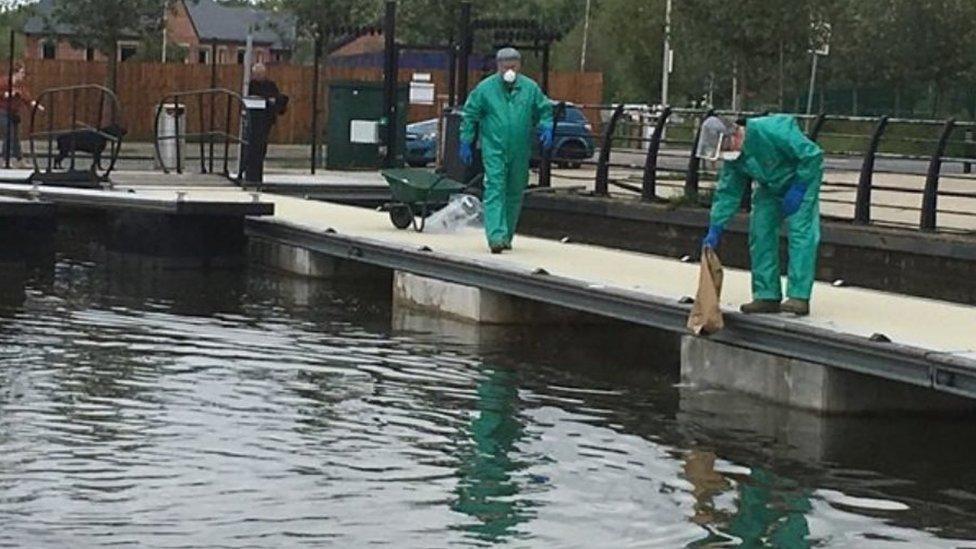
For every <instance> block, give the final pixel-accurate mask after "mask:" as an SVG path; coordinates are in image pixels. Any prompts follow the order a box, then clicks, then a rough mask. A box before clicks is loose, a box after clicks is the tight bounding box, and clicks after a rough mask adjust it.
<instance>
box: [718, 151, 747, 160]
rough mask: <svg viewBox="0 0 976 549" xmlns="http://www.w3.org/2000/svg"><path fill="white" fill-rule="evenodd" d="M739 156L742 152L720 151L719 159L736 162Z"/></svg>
mask: <svg viewBox="0 0 976 549" xmlns="http://www.w3.org/2000/svg"><path fill="white" fill-rule="evenodd" d="M740 154H742V151H722V152H721V153H719V158H721V159H722V160H725V161H727V162H731V161H732V160H737V159H738V158H739V155H740Z"/></svg>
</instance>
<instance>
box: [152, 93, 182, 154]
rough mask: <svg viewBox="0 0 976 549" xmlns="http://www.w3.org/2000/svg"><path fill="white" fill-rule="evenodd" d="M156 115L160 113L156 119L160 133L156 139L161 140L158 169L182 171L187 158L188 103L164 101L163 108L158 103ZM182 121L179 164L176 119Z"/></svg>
mask: <svg viewBox="0 0 976 549" xmlns="http://www.w3.org/2000/svg"><path fill="white" fill-rule="evenodd" d="M154 111H155V112H154V113H153V114H154V115H156V114H157V113H158V116H159V119H158V120H156V124H157V127H158V128H159V130H158V131H159V134H158V135H157V136H156V139H157V140H158V141H159V157H158V158H156V160H155V166H156V169H161V168H166V169H168V170H176V171H182V170H183V166H184V165H185V161H184V160H185V158H186V153H187V151H186V138H185V137H182V136H185V135H186V105H184V104H182V103H164V104H163V108H162V109H159V106H158V105H157V106H156V108H155V109H154ZM177 119H179V121H180V135H181V137H180V140H179V142H180V158H179V166H177V158H176V120H177Z"/></svg>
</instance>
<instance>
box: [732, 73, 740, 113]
mask: <svg viewBox="0 0 976 549" xmlns="http://www.w3.org/2000/svg"><path fill="white" fill-rule="evenodd" d="M732 110H733V111H738V110H739V62H738V61H733V62H732Z"/></svg>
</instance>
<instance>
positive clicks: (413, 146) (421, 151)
mask: <svg viewBox="0 0 976 549" xmlns="http://www.w3.org/2000/svg"><path fill="white" fill-rule="evenodd" d="M438 122H439V121H438V119H436V118H431V119H430V120H423V121H421V122H414V123H413V124H407V144H406V153H405V156H406V160H407V164H409V165H411V166H413V167H415V168H422V167H424V166H427V165H428V164H431V163H433V162H434V161H436V160H437V131H438V128H439V127H440V124H439V123H438Z"/></svg>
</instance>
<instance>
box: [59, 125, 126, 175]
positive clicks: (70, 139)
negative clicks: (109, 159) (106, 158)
mask: <svg viewBox="0 0 976 549" xmlns="http://www.w3.org/2000/svg"><path fill="white" fill-rule="evenodd" d="M125 134H126V131H125V128H123V127H121V126H119V125H118V124H109V125H108V126H105V127H104V128H100V129H99V130H98V131H97V132H96V131H95V130H75V131H73V132H68V133H65V134H62V135H59V136H58V139H57V141H58V156H56V157H55V158H54V166H55V167H57V168H60V167H61V163H62V162H63V161H64V159H65V158H68V157H69V156H70V155H71V151H72V150H73V151H76V152H86V153H88V154H90V155H92V158H93V160H94V162H93V164H92V166H93V167H94V166H100V165H101V162H102V153H103V152H105V146H106V145H107V144H108V139H107V138H106V137H105V135H111V136H113V137H115V138H117V139H121V138H122V136H124V135H125Z"/></svg>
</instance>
